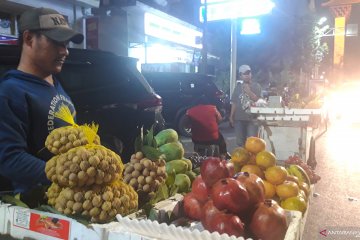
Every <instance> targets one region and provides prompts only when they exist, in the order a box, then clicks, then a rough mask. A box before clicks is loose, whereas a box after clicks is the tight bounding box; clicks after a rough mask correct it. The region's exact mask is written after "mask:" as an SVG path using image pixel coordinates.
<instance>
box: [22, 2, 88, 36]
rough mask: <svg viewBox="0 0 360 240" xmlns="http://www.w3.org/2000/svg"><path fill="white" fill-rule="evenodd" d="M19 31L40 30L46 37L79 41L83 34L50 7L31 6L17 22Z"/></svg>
mask: <svg viewBox="0 0 360 240" xmlns="http://www.w3.org/2000/svg"><path fill="white" fill-rule="evenodd" d="M18 28H19V32H20V33H22V32H24V31H25V30H37V31H40V32H41V33H42V34H43V35H45V36H46V37H48V38H50V39H52V40H54V41H57V42H66V41H71V42H73V43H81V42H82V41H83V40H84V35H82V34H81V33H79V32H76V31H74V30H73V29H71V28H70V27H69V24H68V22H67V21H66V19H65V17H64V16H63V15H61V14H60V13H59V12H57V11H55V10H53V9H50V8H33V9H30V10H28V11H25V12H24V13H23V14H22V15H21V17H20V19H19V24H18Z"/></svg>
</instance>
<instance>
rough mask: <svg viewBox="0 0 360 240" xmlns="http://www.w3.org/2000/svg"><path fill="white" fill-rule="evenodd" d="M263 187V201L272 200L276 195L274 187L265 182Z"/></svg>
mask: <svg viewBox="0 0 360 240" xmlns="http://www.w3.org/2000/svg"><path fill="white" fill-rule="evenodd" d="M263 182H264V187H265V199H268V198H273V197H274V196H275V194H276V187H275V186H274V185H273V184H271V183H269V182H268V181H266V180H263Z"/></svg>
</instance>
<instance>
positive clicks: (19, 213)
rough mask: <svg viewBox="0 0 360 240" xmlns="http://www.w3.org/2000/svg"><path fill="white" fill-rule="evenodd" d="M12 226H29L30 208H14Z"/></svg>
mask: <svg viewBox="0 0 360 240" xmlns="http://www.w3.org/2000/svg"><path fill="white" fill-rule="evenodd" d="M14 226H17V227H21V228H26V229H29V228H30V209H18V208H16V209H14Z"/></svg>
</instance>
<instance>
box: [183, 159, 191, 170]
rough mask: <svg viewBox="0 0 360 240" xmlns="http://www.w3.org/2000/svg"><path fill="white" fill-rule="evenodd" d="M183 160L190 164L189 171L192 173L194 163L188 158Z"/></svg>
mask: <svg viewBox="0 0 360 240" xmlns="http://www.w3.org/2000/svg"><path fill="white" fill-rule="evenodd" d="M182 160H184V161H186V163H187V164H188V170H189V171H191V170H192V169H193V164H192V161H191V160H190V159H187V158H182Z"/></svg>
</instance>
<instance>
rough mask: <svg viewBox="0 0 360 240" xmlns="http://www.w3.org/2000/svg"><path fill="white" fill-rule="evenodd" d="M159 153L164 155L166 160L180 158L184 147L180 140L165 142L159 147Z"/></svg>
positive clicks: (182, 155)
mask: <svg viewBox="0 0 360 240" xmlns="http://www.w3.org/2000/svg"><path fill="white" fill-rule="evenodd" d="M159 150H160V152H161V153H163V154H164V155H165V159H166V161H167V162H169V161H171V160H175V159H182V158H183V157H184V153H185V150H184V147H183V145H182V144H181V142H171V143H166V144H164V145H162V146H160V147H159Z"/></svg>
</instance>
